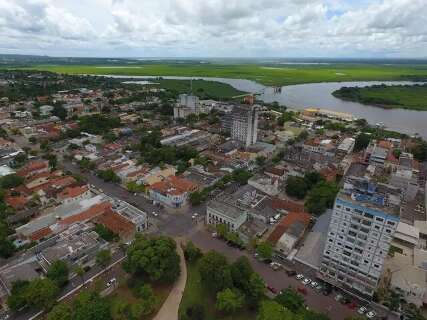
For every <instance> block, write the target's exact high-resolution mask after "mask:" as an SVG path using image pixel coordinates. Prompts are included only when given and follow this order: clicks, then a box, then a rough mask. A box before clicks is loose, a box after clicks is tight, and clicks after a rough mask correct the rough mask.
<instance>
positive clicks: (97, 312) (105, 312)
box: [72, 290, 112, 320]
mask: <svg viewBox="0 0 427 320" xmlns="http://www.w3.org/2000/svg"><path fill="white" fill-rule="evenodd" d="M72 319H73V320H89V319H90V320H111V319H112V318H111V305H110V303H109V302H108V301H107V300H106V299H105V298H102V297H100V296H99V294H98V293H96V292H94V291H87V290H85V291H82V292H81V293H80V294H79V295H78V296H77V298H76V299H75V300H74V302H73V316H72Z"/></svg>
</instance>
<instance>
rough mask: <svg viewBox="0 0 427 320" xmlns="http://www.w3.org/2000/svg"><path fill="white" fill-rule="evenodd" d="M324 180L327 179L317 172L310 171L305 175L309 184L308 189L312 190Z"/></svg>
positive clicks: (305, 179)
mask: <svg viewBox="0 0 427 320" xmlns="http://www.w3.org/2000/svg"><path fill="white" fill-rule="evenodd" d="M324 180H325V179H324V178H323V177H322V175H321V174H320V173H319V172H317V171H310V172H306V173H305V174H304V181H305V183H306V184H307V187H308V189H311V188H312V187H313V186H315V185H316V184H318V183H319V182H321V181H324Z"/></svg>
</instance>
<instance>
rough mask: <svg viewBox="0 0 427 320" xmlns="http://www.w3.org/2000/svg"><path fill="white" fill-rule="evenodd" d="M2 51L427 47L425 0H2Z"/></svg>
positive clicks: (335, 53) (370, 52) (345, 52)
mask: <svg viewBox="0 0 427 320" xmlns="http://www.w3.org/2000/svg"><path fill="white" fill-rule="evenodd" d="M0 53H20V54H43V55H51V56H99V57H424V58H425V57H427V0H0Z"/></svg>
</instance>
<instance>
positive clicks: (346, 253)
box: [343, 250, 351, 257]
mask: <svg viewBox="0 0 427 320" xmlns="http://www.w3.org/2000/svg"><path fill="white" fill-rule="evenodd" d="M343 254H344V255H346V256H347V257H350V256H351V252H348V251H345V250H344V251H343Z"/></svg>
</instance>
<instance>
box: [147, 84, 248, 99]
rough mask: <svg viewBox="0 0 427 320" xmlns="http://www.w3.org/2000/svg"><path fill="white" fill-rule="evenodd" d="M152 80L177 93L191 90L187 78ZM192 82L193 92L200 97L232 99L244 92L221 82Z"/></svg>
mask: <svg viewBox="0 0 427 320" xmlns="http://www.w3.org/2000/svg"><path fill="white" fill-rule="evenodd" d="M153 82H154V83H159V85H160V87H161V88H164V89H168V90H171V91H176V92H177V93H188V92H190V90H191V82H190V81H189V80H170V79H160V80H153ZM192 82H193V84H192V86H193V93H194V94H196V95H197V96H198V97H199V98H200V99H232V98H233V97H238V96H241V95H244V94H245V93H246V92H243V91H239V90H237V89H234V88H233V87H232V86H230V85H229V84H225V83H221V82H215V81H204V80H193V81H192Z"/></svg>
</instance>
